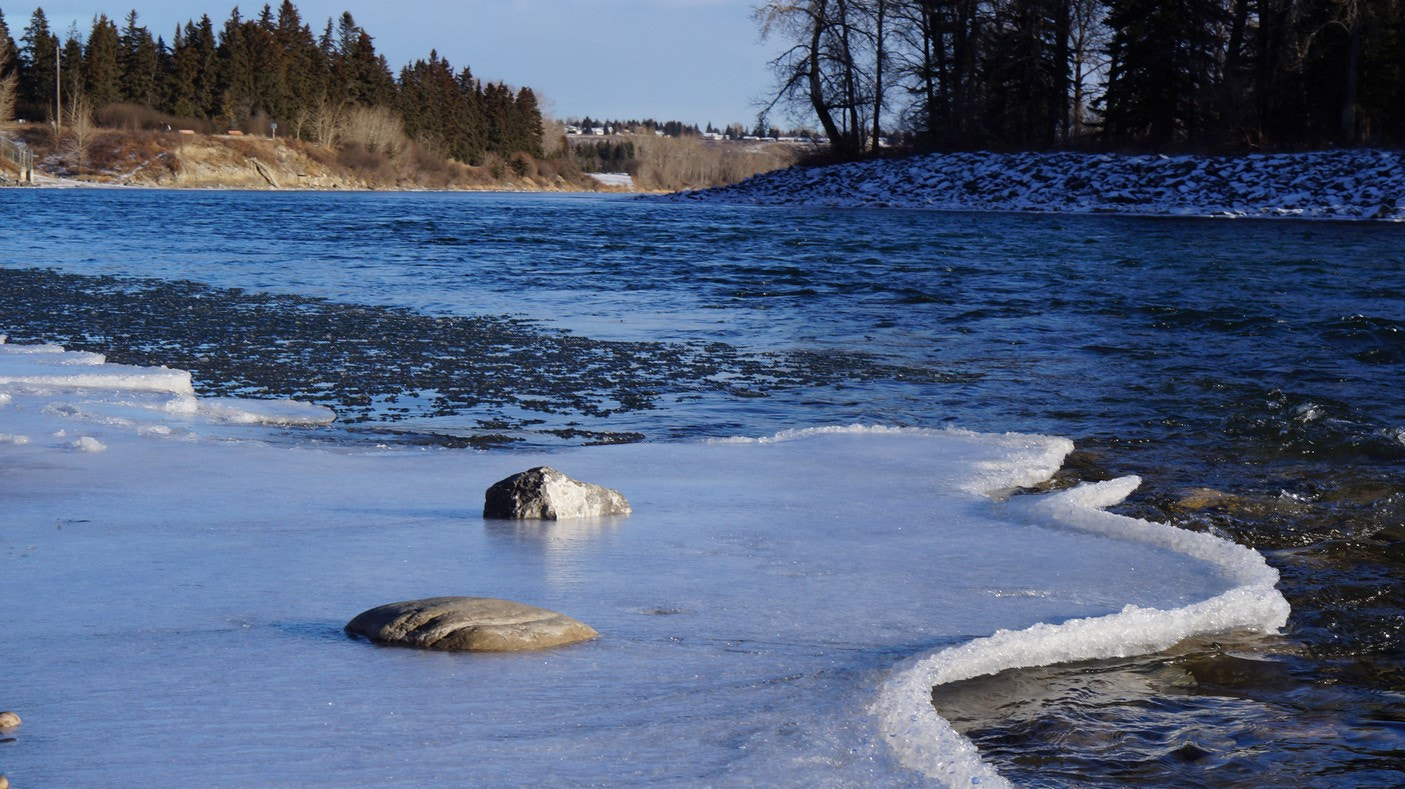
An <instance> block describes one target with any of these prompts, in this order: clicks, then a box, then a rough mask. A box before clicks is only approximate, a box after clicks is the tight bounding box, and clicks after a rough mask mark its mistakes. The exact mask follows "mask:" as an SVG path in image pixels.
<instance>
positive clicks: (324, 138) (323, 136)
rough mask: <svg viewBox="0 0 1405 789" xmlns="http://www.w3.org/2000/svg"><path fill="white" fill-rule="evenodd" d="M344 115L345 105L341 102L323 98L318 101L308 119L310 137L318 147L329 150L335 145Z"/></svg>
mask: <svg viewBox="0 0 1405 789" xmlns="http://www.w3.org/2000/svg"><path fill="white" fill-rule="evenodd" d="M345 114H346V105H345V104H344V103H343V102H338V101H332V100H330V99H328V98H327V97H325V96H324V97H322V99H321V100H320V101H318V103H317V107H316V109H314V110H313V111H312V115H311V117H310V118H309V120H310V121H311V124H312V136H313V139H315V140H316V141H317V144H318V145H321V146H322V147H324V148H329V147H331V146H333V145H336V144H337V135H338V134H339V133H340V131H341V127H342V117H343V116H344V115H345Z"/></svg>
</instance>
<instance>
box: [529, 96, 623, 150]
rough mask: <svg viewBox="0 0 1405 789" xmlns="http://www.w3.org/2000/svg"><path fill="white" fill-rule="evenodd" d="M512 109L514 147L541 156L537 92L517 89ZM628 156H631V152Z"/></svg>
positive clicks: (540, 118) (540, 121) (539, 111)
mask: <svg viewBox="0 0 1405 789" xmlns="http://www.w3.org/2000/svg"><path fill="white" fill-rule="evenodd" d="M514 109H515V110H516V112H515V116H516V130H515V131H516V134H515V137H516V142H515V145H514V147H515V149H516V150H518V151H523V152H525V153H528V154H531V155H532V156H535V157H537V158H541V156H542V113H541V107H540V106H539V105H538V104H537V94H536V93H533V92H532V89H531V88H522V89H521V90H519V91H517V101H516V106H515V107H514ZM630 158H633V155H632V154H631V156H630Z"/></svg>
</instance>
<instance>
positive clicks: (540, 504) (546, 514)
mask: <svg viewBox="0 0 1405 789" xmlns="http://www.w3.org/2000/svg"><path fill="white" fill-rule="evenodd" d="M630 512H631V510H630V507H629V502H628V501H626V500H625V497H624V496H623V495H621V494H620V492H619V491H617V490H610V489H609V488H602V487H601V486H599V485H592V484H591V483H589V482H580V481H578V480H574V479H571V478H570V477H568V476H566V475H565V474H562V473H561V472H559V471H557V470H556V469H554V468H551V467H550V466H538V467H537V468H533V469H528V470H526V471H523V472H521V473H519V474H513V475H512V476H510V477H508V478H507V479H504V480H501V481H499V482H497V483H494V484H493V486H492V487H490V488H488V491H487V493H485V494H484V496H483V517H485V518H507V519H522V518H538V519H542V520H564V519H567V518H593V517H600V516H603V515H628V514H629V513H630Z"/></svg>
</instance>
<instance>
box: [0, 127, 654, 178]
mask: <svg viewBox="0 0 1405 789" xmlns="http://www.w3.org/2000/svg"><path fill="white" fill-rule="evenodd" d="M12 136H15V137H17V138H19V139H21V140H22V141H24V142H25V143H26V144H28V145H29V147H30V149H31V150H33V151H34V152H35V154H36V155H37V160H36V166H35V171H34V183H33V185H34V186H79V187H81V186H135V187H145V188H164V189H242V190H250V189H252V190H285V189H292V190H312V191H343V190H350V191H366V190H444V191H455V190H463V191H474V190H491V191H509V192H514V191H516V192H593V191H629V188H628V187H621V186H617V185H613V184H602V183H600V182H599V181H597V180H595V179H592V178H589V177H588V176H586V175H585V174H583V173H581V172H580V171H579V168H576V167H574V166H571V165H569V164H564V163H562V162H555V161H540V160H536V159H533V158H531V157H529V156H525V155H521V154H518V155H514V157H513V158H510V159H507V158H495V159H492V160H490V161H487V162H485V163H484V164H483V165H481V166H470V165H466V164H462V163H459V162H453V161H444V160H439V159H437V158H433V157H430V156H427V155H425V154H424V153H423V152H420V151H418V150H408V149H407V150H405V151H401V152H399V153H397V154H395V155H390V154H387V153H385V152H377V151H370V150H366V149H364V148H362V147H360V146H355V145H353V146H339V147H326V146H319V145H314V144H311V143H305V142H301V141H298V140H289V139H272V138H267V137H254V136H249V135H238V134H191V133H181V132H152V131H122V130H115V129H105V130H101V131H98V132H95V133H94V134H93V136H92V138H91V139H90V140H89V141H87V142H86V143H85V145H84V146H83V148H82V151H81V154H80V152H79V150H78V149H77V148H76V147H75V146H73V145H72V144H71V141H70V144H69V145H67V146H65V147H62V148H58V149H55V148H53V147H52V146H51V145H49V144H48V143H49V141H48V140H47V136H48V135H47V130H39V129H28V130H26V129H23V128H22V127H20V131H19V132H17V133H15V134H14V135H12ZM7 164H8V163H7ZM17 178H18V173H17V172H16V168H14V167H13V166H11V167H8V168H6V167H4V166H0V184H11V185H13V184H14V183H15V181H16V180H17Z"/></svg>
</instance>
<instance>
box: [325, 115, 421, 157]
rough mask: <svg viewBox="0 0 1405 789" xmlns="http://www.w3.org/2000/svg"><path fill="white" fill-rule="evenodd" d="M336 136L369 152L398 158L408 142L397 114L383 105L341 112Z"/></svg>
mask: <svg viewBox="0 0 1405 789" xmlns="http://www.w3.org/2000/svg"><path fill="white" fill-rule="evenodd" d="M338 137H339V139H340V140H341V141H342V142H354V143H357V144H359V145H360V146H361V147H363V148H365V149H366V150H368V151H371V152H373V153H379V154H384V155H385V156H387V157H389V158H391V159H398V158H399V157H400V155H401V154H402V153H404V151H405V148H406V146H407V145H409V143H410V139H409V137H407V136H406V135H405V122H404V121H403V120H401V118H400V115H399V113H396V112H394V111H392V110H389V109H387V108H385V107H352V108H351V109H349V110H347V111H346V112H345V113H343V114H342V117H341V125H340V127H339V129H338Z"/></svg>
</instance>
